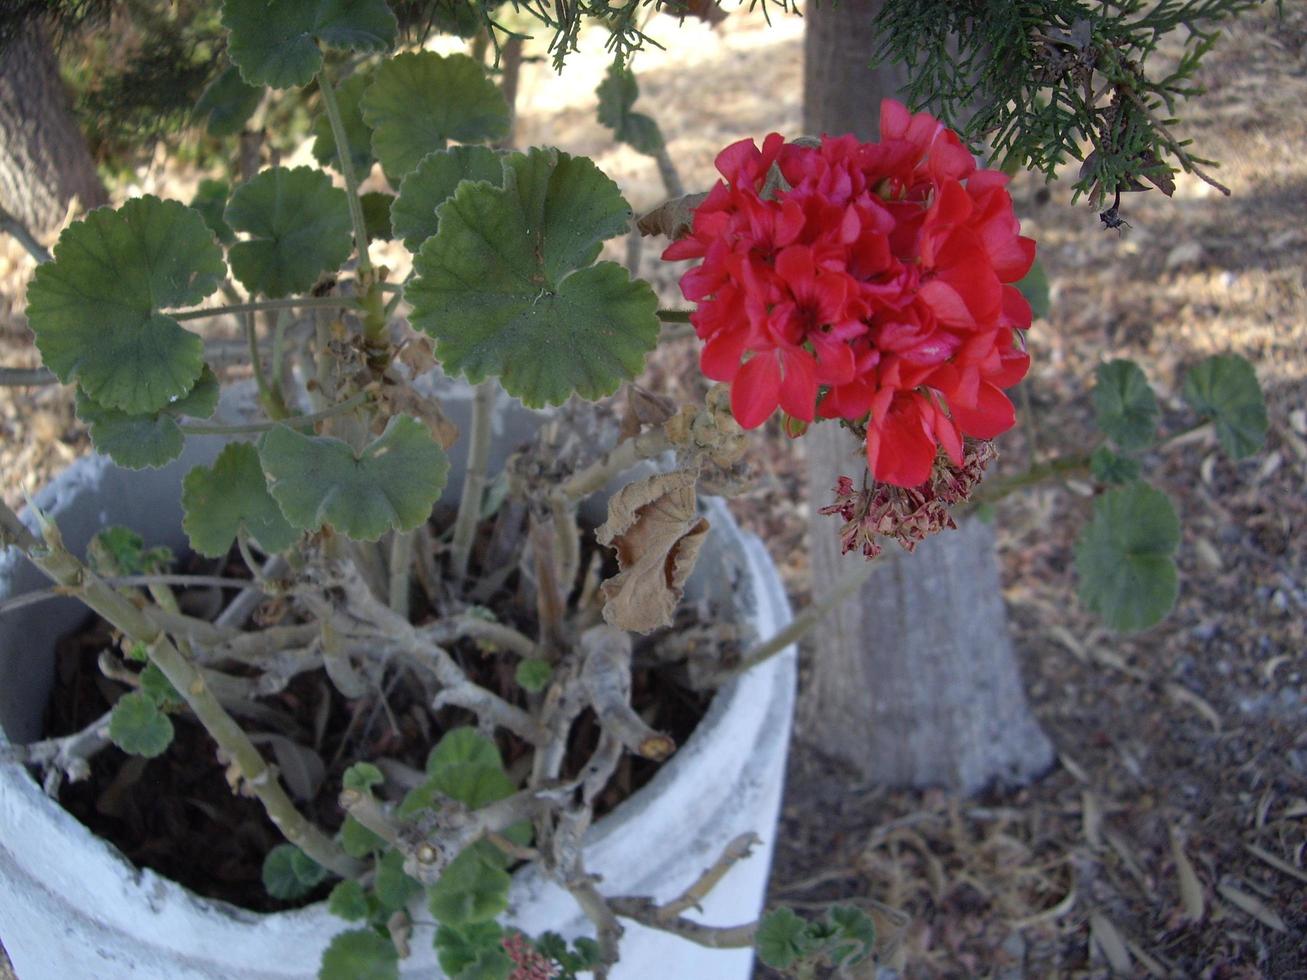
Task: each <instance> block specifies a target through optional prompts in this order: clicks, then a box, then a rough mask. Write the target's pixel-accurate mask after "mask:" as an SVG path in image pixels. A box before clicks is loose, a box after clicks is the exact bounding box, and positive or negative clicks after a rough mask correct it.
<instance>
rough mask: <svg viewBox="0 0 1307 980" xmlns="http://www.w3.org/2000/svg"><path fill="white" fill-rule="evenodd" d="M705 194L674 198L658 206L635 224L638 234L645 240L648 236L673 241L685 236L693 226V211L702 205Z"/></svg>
mask: <svg viewBox="0 0 1307 980" xmlns="http://www.w3.org/2000/svg"><path fill="white" fill-rule="evenodd" d="M707 196H708V195H707V194H706V193H705V194H687V195H686V196H685V197H674V198H672V199H671V200H670V201H665V202H664V203H662V204H660V205H658V207H656V208H654V209H653V210H652V211H650V212H649V213H648V214H645V215H644V216H642V217H641V218H640V220H639V221H637V222H636V223H635V226H636V227H637V228H639V229H640V234H641V235H643V236H644V237H645V238H648V237H649V236H650V235H666V236H667V237H668V238H671V239H673V240H675V239H677V238H680V237H681V236H682V235H684V234H687V233H688V232H689V231H690V228H691V227H692V226H693V224H694V211H695V208H697V207H698V206H699V205H700V204H702V203H703V201H704V198H706V197H707Z"/></svg>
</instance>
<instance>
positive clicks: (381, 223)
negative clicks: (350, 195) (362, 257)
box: [359, 191, 395, 242]
mask: <svg viewBox="0 0 1307 980" xmlns="http://www.w3.org/2000/svg"><path fill="white" fill-rule="evenodd" d="M394 203H395V195H394V194H387V193H385V192H384V191H368V192H367V193H366V194H364V195H362V196H361V197H360V198H359V204H360V205H362V207H363V230H364V231H366V232H367V233H368V241H370V242H375V241H386V240H387V239H390V238H394V237H395V234H394V232H393V231H392V230H391V227H390V209H391V206H392V205H393V204H394Z"/></svg>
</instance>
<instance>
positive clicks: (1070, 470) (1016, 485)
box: [971, 453, 1089, 504]
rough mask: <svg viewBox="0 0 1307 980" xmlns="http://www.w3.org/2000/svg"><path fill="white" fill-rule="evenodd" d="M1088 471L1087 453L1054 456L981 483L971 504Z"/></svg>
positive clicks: (985, 502)
mask: <svg viewBox="0 0 1307 980" xmlns="http://www.w3.org/2000/svg"><path fill="white" fill-rule="evenodd" d="M1088 471H1089V454H1088V453H1071V454H1068V455H1065V456H1055V457H1054V458H1053V459H1049V460H1045V461H1044V462H1042V463H1035V464H1034V465H1032V466H1031V467H1030V468H1029V469H1027V470H1026V471H1025V472H1024V473H1014V474H1013V475H1012V476H1005V477H1002V478H1000V479H997V480H993V481H990V482H987V483H983V484H981V487H980V490H979V491H977V492H976V494H975V495H974V496H973V497H972V498H971V501H972V503H973V504H994V503H997V502H998V501H1000V500H1002V499H1003V498H1004V497H1006V496H1007V495H1008V494H1010V493H1015V492H1016V491H1018V490H1022V489H1024V488H1025V487H1029V486H1033V485H1034V484H1036V483H1043V482H1044V481H1045V480H1054V479H1064V478H1066V477H1071V476H1078V475H1080V474H1082V473H1087V472H1088Z"/></svg>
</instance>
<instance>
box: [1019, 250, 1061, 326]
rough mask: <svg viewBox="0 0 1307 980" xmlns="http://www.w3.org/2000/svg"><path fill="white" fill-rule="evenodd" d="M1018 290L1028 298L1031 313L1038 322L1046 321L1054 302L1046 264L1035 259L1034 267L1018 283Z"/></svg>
mask: <svg viewBox="0 0 1307 980" xmlns="http://www.w3.org/2000/svg"><path fill="white" fill-rule="evenodd" d="M1017 289H1019V290H1020V291H1021V295H1022V296H1024V297H1025V298H1026V302H1027V303H1029V304H1030V312H1031V314H1032V315H1033V316H1034V318H1035V319H1036V320H1041V319H1046V318H1047V317H1048V314H1049V311H1050V310H1052V308H1053V303H1052V300H1051V299H1050V298H1049V291H1048V273H1047V272H1045V271H1044V264H1043V263H1042V262H1040V261H1039V259H1035V263H1034V265H1032V266H1031V267H1030V271H1029V272H1027V273H1026V276H1025V278H1024V279H1022V280H1021V281H1020V282H1019V283H1017Z"/></svg>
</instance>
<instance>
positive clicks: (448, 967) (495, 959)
mask: <svg viewBox="0 0 1307 980" xmlns="http://www.w3.org/2000/svg"><path fill="white" fill-rule="evenodd" d="M503 938H504V930H503V927H501V926H500V925H499V923H498V922H494V921H491V922H473V923H469V924H468V925H465V926H463V927H462V928H456V927H454V926H447V925H442V926H441V927H440V928H439V929H437V930H436V938H435V947H436V958H437V959H438V960H439V961H440V968H441V969H442V970H444V971H445V973H446V974H447V975H448V976H451V977H475V978H476V980H507V978H508V977H509V976H510V975H511V974H512V972H513V966H514V965H513V961H512V960H511V959H509V957H508V953H506V952H505V951H504V947H503V943H502V940H503Z"/></svg>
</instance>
